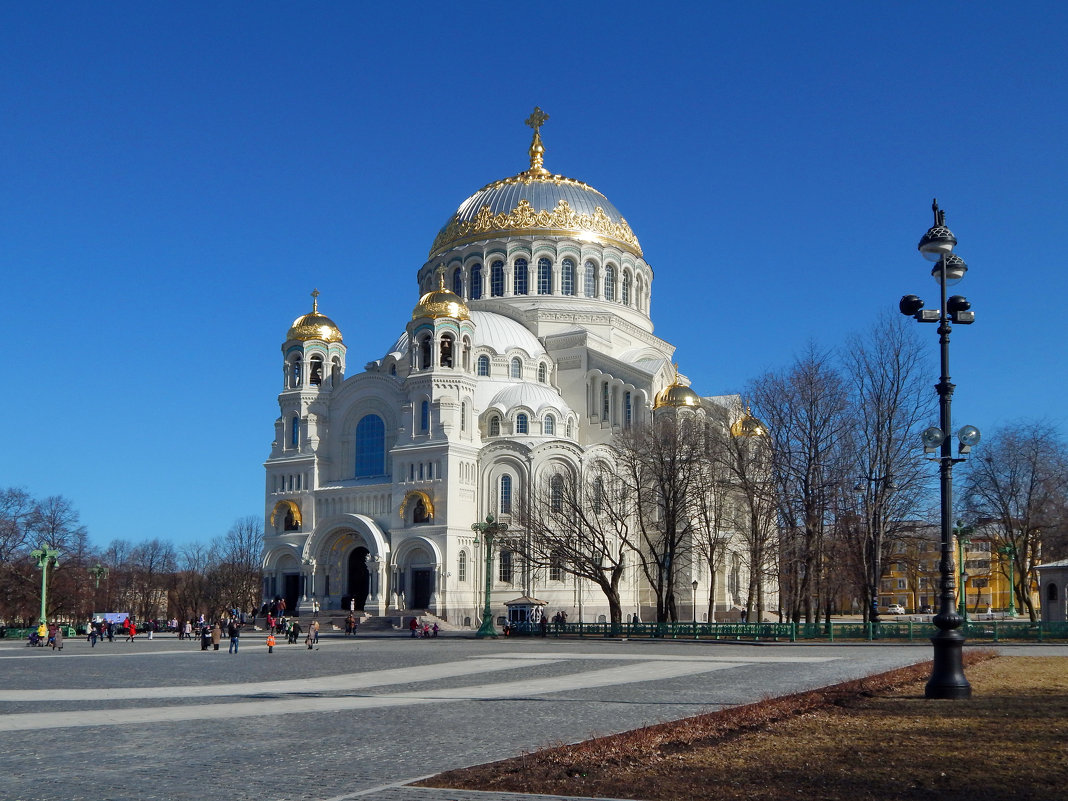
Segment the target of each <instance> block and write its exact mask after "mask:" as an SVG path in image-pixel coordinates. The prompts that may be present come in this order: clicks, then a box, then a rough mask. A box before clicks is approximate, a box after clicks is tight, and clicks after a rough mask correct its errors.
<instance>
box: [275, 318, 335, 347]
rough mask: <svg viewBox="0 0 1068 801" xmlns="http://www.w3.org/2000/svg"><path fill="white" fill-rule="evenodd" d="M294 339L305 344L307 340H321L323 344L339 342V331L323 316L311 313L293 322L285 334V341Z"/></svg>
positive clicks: (331, 321) (332, 322)
mask: <svg viewBox="0 0 1068 801" xmlns="http://www.w3.org/2000/svg"><path fill="white" fill-rule="evenodd" d="M291 339H296V340H299V341H300V342H307V341H308V340H309V339H321V340H322V341H323V342H341V329H339V328H338V327H337V325H335V324H334V321H333V320H331V319H330V318H329V317H327V316H326V315H325V314H319V312H317V311H313V312H311V313H310V314H304V315H301V316H300V317H298V318H297V319H296V320H294V321H293V325H291V326H290V328H289V333H288V334H286V340H287V341H288V340H291Z"/></svg>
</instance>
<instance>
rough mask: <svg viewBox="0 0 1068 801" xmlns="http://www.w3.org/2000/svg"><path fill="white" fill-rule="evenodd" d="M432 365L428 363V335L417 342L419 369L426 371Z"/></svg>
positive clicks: (430, 362)
mask: <svg viewBox="0 0 1068 801" xmlns="http://www.w3.org/2000/svg"><path fill="white" fill-rule="evenodd" d="M432 365H433V362H432V361H430V334H427V335H426V336H424V337H423V338H422V339H420V340H419V367H420V368H421V369H423V370H428V369H429V368H430V367H431V366H432Z"/></svg>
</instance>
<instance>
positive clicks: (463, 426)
mask: <svg viewBox="0 0 1068 801" xmlns="http://www.w3.org/2000/svg"><path fill="white" fill-rule="evenodd" d="M460 431H461V432H463V431H467V401H464V402H463V403H461V404H460Z"/></svg>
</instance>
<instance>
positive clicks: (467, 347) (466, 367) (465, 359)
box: [463, 337, 471, 372]
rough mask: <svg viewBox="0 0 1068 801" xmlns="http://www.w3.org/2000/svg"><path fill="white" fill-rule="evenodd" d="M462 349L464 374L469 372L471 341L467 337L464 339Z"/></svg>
mask: <svg viewBox="0 0 1068 801" xmlns="http://www.w3.org/2000/svg"><path fill="white" fill-rule="evenodd" d="M463 349H464V354H463V368H464V371H465V372H470V370H471V339H470V338H469V337H464V345H463Z"/></svg>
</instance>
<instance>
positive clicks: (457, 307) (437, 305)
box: [412, 267, 471, 320]
mask: <svg viewBox="0 0 1068 801" xmlns="http://www.w3.org/2000/svg"><path fill="white" fill-rule="evenodd" d="M420 317H430V318H432V319H437V318H438V317H452V318H454V319H457V320H470V319H471V312H470V310H469V309H468V308H467V304H466V303H464V299H463V298H461V297H460V296H459V295H457V294H456V293H455V292H450V291H449V290H447V289H446V288H445V271H444V269H442V268H440V267H439V268H438V288H437V289H435V290H434V291H433V292H427V293H426V294H425V295H423V297H421V298H419V302H418V303H417V304H415V309H413V310H412V319H413V320H418V319H419V318H420Z"/></svg>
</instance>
